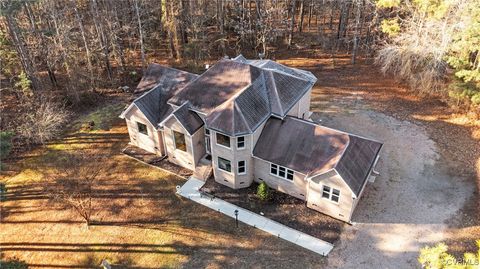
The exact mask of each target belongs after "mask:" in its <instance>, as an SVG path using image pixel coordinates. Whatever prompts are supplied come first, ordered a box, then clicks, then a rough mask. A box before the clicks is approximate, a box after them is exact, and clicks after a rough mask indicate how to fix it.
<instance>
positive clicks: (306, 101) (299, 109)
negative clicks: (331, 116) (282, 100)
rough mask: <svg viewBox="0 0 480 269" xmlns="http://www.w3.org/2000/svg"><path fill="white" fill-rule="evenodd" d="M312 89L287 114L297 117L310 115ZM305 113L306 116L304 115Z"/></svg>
mask: <svg viewBox="0 0 480 269" xmlns="http://www.w3.org/2000/svg"><path fill="white" fill-rule="evenodd" d="M311 93H312V90H311V89H310V90H308V92H306V93H305V94H304V95H303V96H302V98H300V100H298V102H297V103H296V104H295V105H294V106H293V107H292V108H291V109H290V110H289V111H288V113H287V115H289V116H294V117H297V118H305V119H306V117H307V116H308V113H307V112H309V111H310V98H311ZM304 115H305V116H304Z"/></svg>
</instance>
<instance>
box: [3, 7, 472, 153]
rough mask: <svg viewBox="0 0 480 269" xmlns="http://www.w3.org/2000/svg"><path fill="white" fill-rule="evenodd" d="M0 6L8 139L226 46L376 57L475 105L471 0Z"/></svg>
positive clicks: (428, 89)
mask: <svg viewBox="0 0 480 269" xmlns="http://www.w3.org/2000/svg"><path fill="white" fill-rule="evenodd" d="M0 8H1V11H0V12H1V13H0V15H1V19H0V26H1V27H0V60H1V77H0V78H1V97H2V98H1V99H2V100H1V101H2V115H1V116H0V117H1V118H0V126H1V131H2V133H1V136H2V137H3V138H2V139H11V138H12V137H15V138H16V139H17V140H19V141H22V142H24V143H26V144H38V143H43V142H45V141H47V140H48V139H50V138H52V137H53V136H54V134H55V133H57V132H58V131H59V130H60V129H61V128H62V126H63V122H65V121H66V120H67V119H68V117H69V115H71V112H70V111H71V110H72V109H78V108H83V107H87V106H89V105H92V104H94V103H96V102H97V100H98V99H99V98H101V95H102V94H101V92H102V91H103V90H104V89H116V88H118V87H119V86H123V85H130V86H131V84H132V82H136V81H138V79H139V78H140V77H141V75H142V72H143V71H144V70H145V68H146V66H147V64H148V63H150V62H153V61H155V60H156V59H160V58H168V59H169V62H170V63H171V64H173V65H175V66H179V67H182V68H184V69H187V70H189V71H192V72H196V73H200V72H202V71H203V70H204V64H205V63H206V62H208V61H213V60H218V59H220V58H222V57H224V56H225V55H228V56H235V55H238V54H240V53H241V54H244V55H245V56H246V57H248V58H258V57H264V58H269V59H275V57H276V56H277V54H278V52H279V51H287V52H291V53H295V51H302V50H305V49H314V50H316V51H319V53H324V54H327V55H330V57H332V58H335V56H336V55H340V54H341V55H344V54H348V55H349V57H350V59H351V64H352V65H355V64H356V62H357V61H358V60H359V59H372V60H373V61H374V63H375V64H376V65H377V66H378V68H380V69H381V70H382V71H383V72H385V73H386V74H387V73H388V74H394V76H395V77H397V78H398V79H399V80H400V81H403V82H405V83H406V84H408V85H409V86H410V88H411V89H412V90H413V91H415V92H418V93H419V94H422V95H425V96H428V95H436V96H438V95H440V96H442V97H444V98H446V99H448V100H450V102H451V104H452V105H454V106H456V107H458V108H461V109H464V110H470V111H475V112H476V113H478V111H479V108H478V107H479V105H480V92H479V88H480V87H479V86H480V54H479V51H480V4H479V2H478V1H476V0H409V1H401V0H41V1H40V0H38V1H33V0H0ZM5 100H8V101H5ZM7 102H8V103H7ZM12 103H15V104H16V106H15V109H14V110H7V109H5V108H6V107H8V105H9V104H12ZM39 133H40V134H41V135H38V134H39ZM2 155H3V154H2Z"/></svg>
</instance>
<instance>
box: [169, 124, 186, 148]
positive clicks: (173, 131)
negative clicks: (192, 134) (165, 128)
mask: <svg viewBox="0 0 480 269" xmlns="http://www.w3.org/2000/svg"><path fill="white" fill-rule="evenodd" d="M171 131H172V139H173V148H174V149H175V150H178V151H181V152H188V150H187V136H186V135H185V134H184V133H182V132H178V131H175V130H173V129H172V130H171ZM175 132H177V133H181V134H183V138H184V139H185V150H181V149H178V148H177V142H176V141H175Z"/></svg>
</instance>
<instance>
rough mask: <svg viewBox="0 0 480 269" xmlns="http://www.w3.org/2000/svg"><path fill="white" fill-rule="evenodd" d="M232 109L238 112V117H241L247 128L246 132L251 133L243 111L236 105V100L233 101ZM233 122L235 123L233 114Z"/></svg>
mask: <svg viewBox="0 0 480 269" xmlns="http://www.w3.org/2000/svg"><path fill="white" fill-rule="evenodd" d="M234 109H236V110H238V112H239V114H240V116H241V117H242V120H243V123H244V124H245V126H247V129H248V131H249V132H252V129H251V128H250V126H249V125H248V122H247V120H246V119H245V115H243V111H242V109H241V108H240V106H238V105H237V102H236V100H235V103H234ZM233 122H234V123H235V113H233Z"/></svg>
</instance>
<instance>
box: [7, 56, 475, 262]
mask: <svg viewBox="0 0 480 269" xmlns="http://www.w3.org/2000/svg"><path fill="white" fill-rule="evenodd" d="M277 59H282V57H280V56H279V57H277ZM283 59H284V60H281V62H282V63H285V64H287V65H291V66H296V67H299V68H304V69H307V70H310V71H312V72H314V73H315V75H316V76H317V77H318V79H319V80H318V82H317V85H316V86H315V88H314V92H313V96H312V110H314V111H315V112H316V113H315V115H314V118H315V120H317V121H319V122H320V123H321V124H324V125H326V126H330V127H334V128H339V129H341V130H345V131H350V132H353V133H356V134H360V135H363V136H368V137H374V138H376V139H378V140H381V141H382V142H384V143H385V147H384V149H383V151H382V157H381V160H380V163H379V165H378V167H377V170H378V171H379V172H380V173H381V176H379V177H377V179H376V181H375V183H373V184H369V185H368V186H367V188H366V190H365V193H364V195H363V197H362V199H361V201H360V204H359V205H358V208H357V210H356V212H355V214H354V217H353V221H354V222H355V225H353V226H348V227H346V228H345V229H344V231H343V232H342V234H341V236H340V239H339V240H338V241H337V243H336V246H335V248H334V249H333V252H331V254H330V256H329V257H328V259H325V258H322V257H320V256H318V255H316V254H314V253H311V252H309V251H307V250H304V249H302V248H299V247H297V246H294V245H292V244H289V243H287V242H285V241H283V240H281V239H278V238H274V237H271V236H269V235H267V234H265V233H262V232H260V231H258V230H256V229H254V228H251V227H247V226H245V225H241V226H240V228H239V229H235V228H234V225H232V223H231V222H232V220H231V219H230V218H227V217H224V216H222V215H221V214H218V213H215V212H212V211H211V210H209V209H207V208H204V207H202V206H200V205H196V204H194V203H192V202H190V201H186V200H183V199H181V198H179V197H177V196H176V195H175V194H174V190H175V186H176V185H179V184H182V183H183V180H182V179H180V178H177V177H174V176H171V175H168V174H166V173H163V172H161V171H160V170H157V169H154V168H151V167H150V166H145V165H143V164H141V163H139V162H136V161H134V160H132V159H130V158H128V157H126V156H124V155H123V154H121V153H120V151H121V149H122V148H123V147H124V146H125V144H126V143H127V140H128V135H127V133H126V128H125V126H124V123H123V122H122V121H118V119H117V118H116V116H115V115H118V114H119V110H121V108H122V107H123V105H124V103H125V102H126V101H125V100H126V99H125V100H112V105H111V106H106V107H102V108H101V109H99V110H96V111H94V112H92V113H90V114H86V115H85V117H82V118H81V119H80V122H79V123H80V124H81V123H82V122H88V121H90V120H92V119H94V120H95V121H96V122H100V124H98V125H97V126H101V128H100V129H98V130H94V131H88V132H87V131H79V130H74V131H73V132H70V133H68V134H66V136H65V137H64V138H62V139H60V140H59V141H55V142H52V143H50V144H48V145H46V146H45V147H43V148H39V149H35V150H33V151H31V152H28V153H27V154H25V155H23V156H21V157H19V158H17V159H14V160H11V161H9V162H8V163H7V164H6V166H7V171H5V172H2V174H1V176H0V182H2V183H6V185H7V189H8V191H7V200H6V201H3V202H0V206H1V212H0V213H1V216H0V217H1V218H0V220H1V223H0V248H1V257H0V259H3V260H9V259H13V258H14V257H16V258H18V259H19V260H22V261H25V262H26V263H27V264H29V265H30V268H92V267H93V266H97V265H98V264H99V262H100V260H101V259H103V258H107V259H109V260H111V261H112V262H115V263H118V264H121V265H123V266H124V267H135V268H159V267H160V268H228V267H231V268H265V267H273V268H418V267H419V266H418V263H417V261H416V258H417V256H418V251H419V249H420V248H421V247H423V246H425V245H432V244H435V243H437V242H440V241H446V242H447V243H449V245H450V246H451V247H452V250H453V251H458V252H461V251H465V250H469V251H473V250H475V248H473V247H472V246H473V240H474V239H475V238H480V228H479V227H480V220H479V218H480V217H479V216H480V214H479V212H478V209H479V208H480V204H479V199H478V191H477V190H478V185H477V186H475V184H479V183H478V182H480V178H479V176H478V175H479V174H480V159H479V157H480V143H479V141H478V140H479V139H480V128H478V126H480V124H479V123H478V122H473V121H470V120H468V119H467V118H466V117H464V116H462V115H457V114H453V113H452V112H451V111H450V110H449V109H447V108H446V106H445V105H444V104H442V103H441V102H439V101H438V100H436V99H430V100H422V99H421V98H419V97H415V96H412V95H411V94H409V93H408V91H407V90H406V89H405V88H404V87H402V86H401V85H399V84H398V83H396V82H395V81H393V80H391V79H390V78H388V77H383V76H382V75H380V74H378V72H375V71H374V70H375V68H374V67H372V65H370V64H365V63H360V65H359V66H356V67H352V66H351V65H350V63H349V58H348V57H344V58H336V59H335V61H332V59H330V58H329V57H326V56H325V57H323V56H322V55H316V54H314V53H311V54H309V55H308V56H305V55H303V56H302V55H297V56H289V57H283ZM112 115H113V116H112ZM111 119H116V120H111ZM77 127H78V126H77ZM77 129H78V128H77ZM85 148H96V149H100V150H104V151H105V153H106V154H110V158H109V160H108V164H109V165H112V166H113V167H114V168H113V169H111V170H110V171H109V173H107V174H105V175H102V177H103V180H104V182H103V184H102V185H101V188H100V189H99V191H98V195H97V196H96V198H95V206H96V212H95V215H94V217H93V220H94V221H96V222H97V225H94V226H92V227H91V228H90V230H86V229H85V228H84V225H83V224H82V222H81V218H79V217H78V216H77V215H76V214H75V213H74V212H73V211H72V210H71V209H69V208H67V207H65V206H63V205H61V204H55V203H51V202H49V200H48V196H47V194H46V193H44V192H42V189H41V186H39V184H41V183H42V182H44V180H48V178H45V177H46V175H47V174H48V172H52V171H55V169H56V167H55V161H54V160H55V156H57V155H58V154H59V153H61V152H68V151H73V150H82V149H85Z"/></svg>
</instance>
